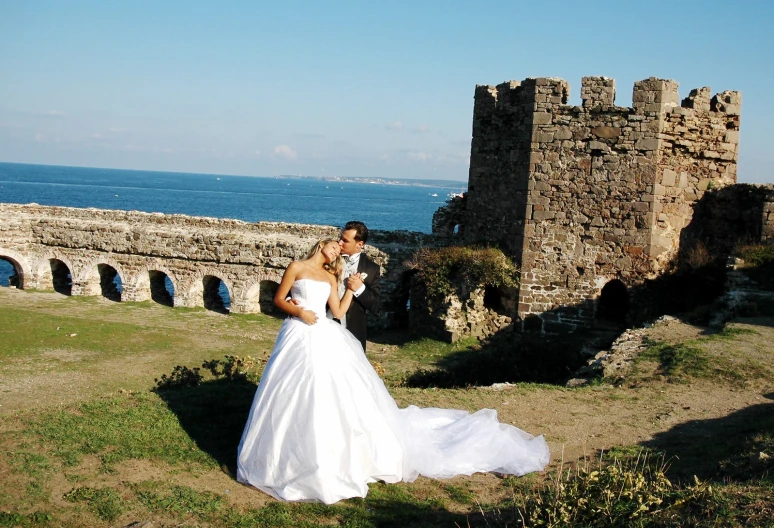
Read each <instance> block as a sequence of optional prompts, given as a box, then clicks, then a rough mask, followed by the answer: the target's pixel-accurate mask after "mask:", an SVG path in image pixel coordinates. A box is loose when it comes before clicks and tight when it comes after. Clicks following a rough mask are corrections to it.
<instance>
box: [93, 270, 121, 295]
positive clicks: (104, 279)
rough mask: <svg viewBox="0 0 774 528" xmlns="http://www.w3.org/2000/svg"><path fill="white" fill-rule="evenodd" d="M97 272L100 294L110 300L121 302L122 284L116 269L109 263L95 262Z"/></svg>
mask: <svg viewBox="0 0 774 528" xmlns="http://www.w3.org/2000/svg"><path fill="white" fill-rule="evenodd" d="M97 273H99V289H100V293H101V294H102V296H103V297H104V298H105V299H108V300H110V301H115V302H121V292H123V291H124V285H123V282H122V281H121V275H119V274H118V271H116V269H115V268H114V267H113V266H111V265H110V264H97Z"/></svg>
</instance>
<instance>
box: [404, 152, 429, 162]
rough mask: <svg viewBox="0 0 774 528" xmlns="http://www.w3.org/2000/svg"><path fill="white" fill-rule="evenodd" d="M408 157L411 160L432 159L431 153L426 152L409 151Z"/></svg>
mask: <svg viewBox="0 0 774 528" xmlns="http://www.w3.org/2000/svg"><path fill="white" fill-rule="evenodd" d="M408 158H409V159H410V160H412V161H429V160H431V159H433V155H432V154H430V153H428V152H421V151H420V152H409V153H408Z"/></svg>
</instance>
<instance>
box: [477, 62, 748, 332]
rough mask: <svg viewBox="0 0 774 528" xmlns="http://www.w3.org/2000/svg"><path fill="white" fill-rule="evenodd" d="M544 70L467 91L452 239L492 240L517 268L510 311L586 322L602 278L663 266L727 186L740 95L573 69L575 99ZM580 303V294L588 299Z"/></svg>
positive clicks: (639, 275) (548, 326) (551, 324)
mask: <svg viewBox="0 0 774 528" xmlns="http://www.w3.org/2000/svg"><path fill="white" fill-rule="evenodd" d="M568 93H569V85H568V84H567V82H566V81H563V80H561V79H553V78H541V79H527V80H525V81H521V82H509V83H504V84H501V85H499V86H498V87H497V88H493V87H489V86H478V87H476V102H475V106H474V117H473V138H472V142H471V169H470V180H469V186H468V187H469V191H468V196H467V210H466V218H465V225H464V238H465V241H466V242H468V243H482V242H483V243H494V244H498V245H499V246H500V247H501V248H502V249H503V250H504V251H506V252H507V253H509V254H510V255H511V256H512V257H513V258H514V259H515V260H516V261H517V262H518V263H519V264H520V266H521V270H522V282H521V287H520V291H519V305H518V310H517V313H518V315H519V316H520V317H521V318H522V320H525V321H529V319H530V316H535V317H534V318H533V319H534V321H533V323H535V324H536V325H537V327H539V328H540V329H541V330H546V331H552V330H556V331H561V330H566V329H572V328H574V327H576V326H578V325H586V324H589V323H590V322H591V321H593V319H594V316H595V313H594V310H595V306H594V302H593V301H594V299H596V298H597V297H598V296H599V294H600V291H601V289H602V287H603V286H604V285H605V284H607V283H609V282H610V281H612V280H619V281H621V282H622V283H623V284H624V285H625V286H626V287H632V286H636V285H638V284H641V283H642V282H643V281H645V280H646V279H649V278H653V277H655V276H658V275H659V274H661V273H663V272H664V271H666V270H667V269H668V268H669V267H670V266H671V265H672V263H673V262H674V260H675V257H676V255H677V253H678V250H679V242H680V236H679V235H680V232H681V230H682V229H683V228H684V227H685V226H686V225H688V224H689V223H690V220H691V215H692V208H691V206H692V204H693V203H694V202H695V201H696V200H697V199H699V198H700V197H701V196H702V193H703V192H705V191H706V190H707V189H708V188H712V187H715V188H717V187H722V186H724V185H727V184H729V183H734V182H735V178H736V160H737V148H738V131H739V113H740V112H739V104H740V100H741V96H740V95H739V94H738V92H723V93H722V94H719V95H718V96H716V98H714V99H712V100H710V99H709V96H708V94H709V89H708V88H705V89H700V90H695V91H694V92H692V93H691V96H690V97H689V98H687V99H686V100H685V101H684V102H683V106H680V101H679V98H678V92H677V83H675V82H674V81H669V80H662V79H655V78H650V79H646V80H644V81H640V82H637V83H635V86H634V90H633V97H632V99H633V105H632V107H617V106H615V83H614V81H613V80H612V79H609V78H605V77H584V78H583V80H582V87H581V98H582V101H583V103H582V105H581V106H569V105H567V104H566V101H567V95H568ZM589 301H592V302H589Z"/></svg>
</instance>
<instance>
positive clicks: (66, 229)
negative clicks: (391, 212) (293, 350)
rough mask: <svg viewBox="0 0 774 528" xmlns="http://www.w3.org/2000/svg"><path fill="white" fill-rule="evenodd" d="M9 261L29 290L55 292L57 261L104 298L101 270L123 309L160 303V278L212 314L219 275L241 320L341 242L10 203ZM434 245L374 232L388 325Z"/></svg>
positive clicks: (370, 248)
mask: <svg viewBox="0 0 774 528" xmlns="http://www.w3.org/2000/svg"><path fill="white" fill-rule="evenodd" d="M0 218H3V222H2V224H0V257H4V258H7V259H8V260H10V261H11V262H12V263H13V264H14V267H15V268H16V269H17V273H18V274H19V275H20V276H21V281H20V282H21V284H20V285H21V287H23V288H51V287H52V280H53V278H52V268H51V260H52V259H55V260H58V261H61V262H62V263H64V265H66V266H67V269H68V270H69V273H70V274H71V276H72V294H73V295H98V294H99V293H100V291H101V284H100V281H101V277H100V273H99V267H100V266H104V265H107V266H110V267H112V268H113V269H115V270H116V271H117V272H118V274H119V276H120V277H121V282H122V285H123V289H124V292H123V295H122V300H129V301H143V300H147V299H149V298H151V285H150V278H149V277H150V275H151V274H152V272H155V271H160V272H163V273H164V274H165V275H166V276H168V277H169V279H170V280H171V282H172V284H173V286H174V290H175V298H174V305H175V306H202V305H203V304H204V299H203V295H204V292H203V289H204V285H203V281H204V279H205V277H207V276H212V277H217V278H218V279H220V280H222V281H223V283H224V284H225V285H226V287H227V288H228V291H229V297H230V299H231V302H232V311H235V312H259V311H262V307H261V304H262V303H263V305H264V307H266V306H270V304H271V296H273V294H271V295H267V291H270V290H271V288H272V287H274V288H275V287H276V285H277V283H279V281H280V279H281V277H282V273H283V272H284V269H285V267H286V266H287V265H288V264H289V263H290V262H291V261H292V260H294V259H299V258H303V257H304V256H305V255H306V253H307V251H308V250H309V248H310V247H311V246H312V244H313V243H314V242H315V241H317V240H319V239H323V238H334V239H337V238H338V236H339V228H337V227H332V226H315V225H304V224H286V223H277V222H259V223H247V222H242V221H239V220H227V219H217V218H202V217H191V216H186V215H165V214H161V213H143V212H138V211H115V210H102V209H77V208H69V207H46V206H39V205H36V204H28V205H17V204H0ZM432 240H433V239H432V237H430V236H428V235H424V234H422V233H413V232H402V231H372V232H371V236H370V238H369V244H368V245H367V246H366V249H365V252H366V254H368V255H369V256H370V257H371V258H373V259H374V260H375V261H376V262H377V263H378V264H380V265H381V266H382V270H383V275H384V280H383V281H382V282H383V288H382V291H383V303H382V305H383V308H384V312H385V318H387V319H388V318H389V317H390V312H391V311H392V310H394V309H395V306H394V305H395V301H394V299H393V297H394V293H395V291H396V290H397V289H398V287H399V285H400V284H399V283H400V280H401V278H402V275H403V273H404V272H405V270H404V269H403V262H404V261H405V260H406V259H407V258H408V256H409V255H411V254H412V253H413V251H415V250H416V249H417V248H418V247H420V246H423V245H432Z"/></svg>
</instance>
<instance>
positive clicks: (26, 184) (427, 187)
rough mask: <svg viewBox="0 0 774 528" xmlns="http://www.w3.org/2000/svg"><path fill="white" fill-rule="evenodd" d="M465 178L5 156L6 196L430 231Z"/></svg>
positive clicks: (1, 172) (1, 176) (1, 168)
mask: <svg viewBox="0 0 774 528" xmlns="http://www.w3.org/2000/svg"><path fill="white" fill-rule="evenodd" d="M466 189H467V182H462V181H455V180H405V179H398V178H360V177H326V178H322V177H316V176H304V175H280V176H244V175H225V174H206V173H183V172H164V171H142V170H131V169H110V168H95V167H72V166H64V165H36V164H24V163H8V162H0V202H8V203H20V204H24V203H37V204H40V205H54V206H65V207H96V208H100V209H118V210H127V211H128V210H137V211H145V212H149V213H167V214H187V215H191V216H207V217H215V218H232V219H237V220H244V221H246V222H260V221H272V222H292V223H302V224H317V225H333V226H339V225H343V224H344V223H345V222H347V221H348V220H352V219H357V220H361V221H363V222H365V223H366V225H368V226H369V228H371V229H380V230H408V231H419V232H423V233H429V232H430V231H431V227H432V217H433V213H434V212H435V211H436V210H437V209H438V208H439V207H441V206H443V205H444V204H445V203H446V201H447V200H448V199H449V198H450V197H451V196H452V195H454V194H457V193H460V192H464V191H465V190H466Z"/></svg>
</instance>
